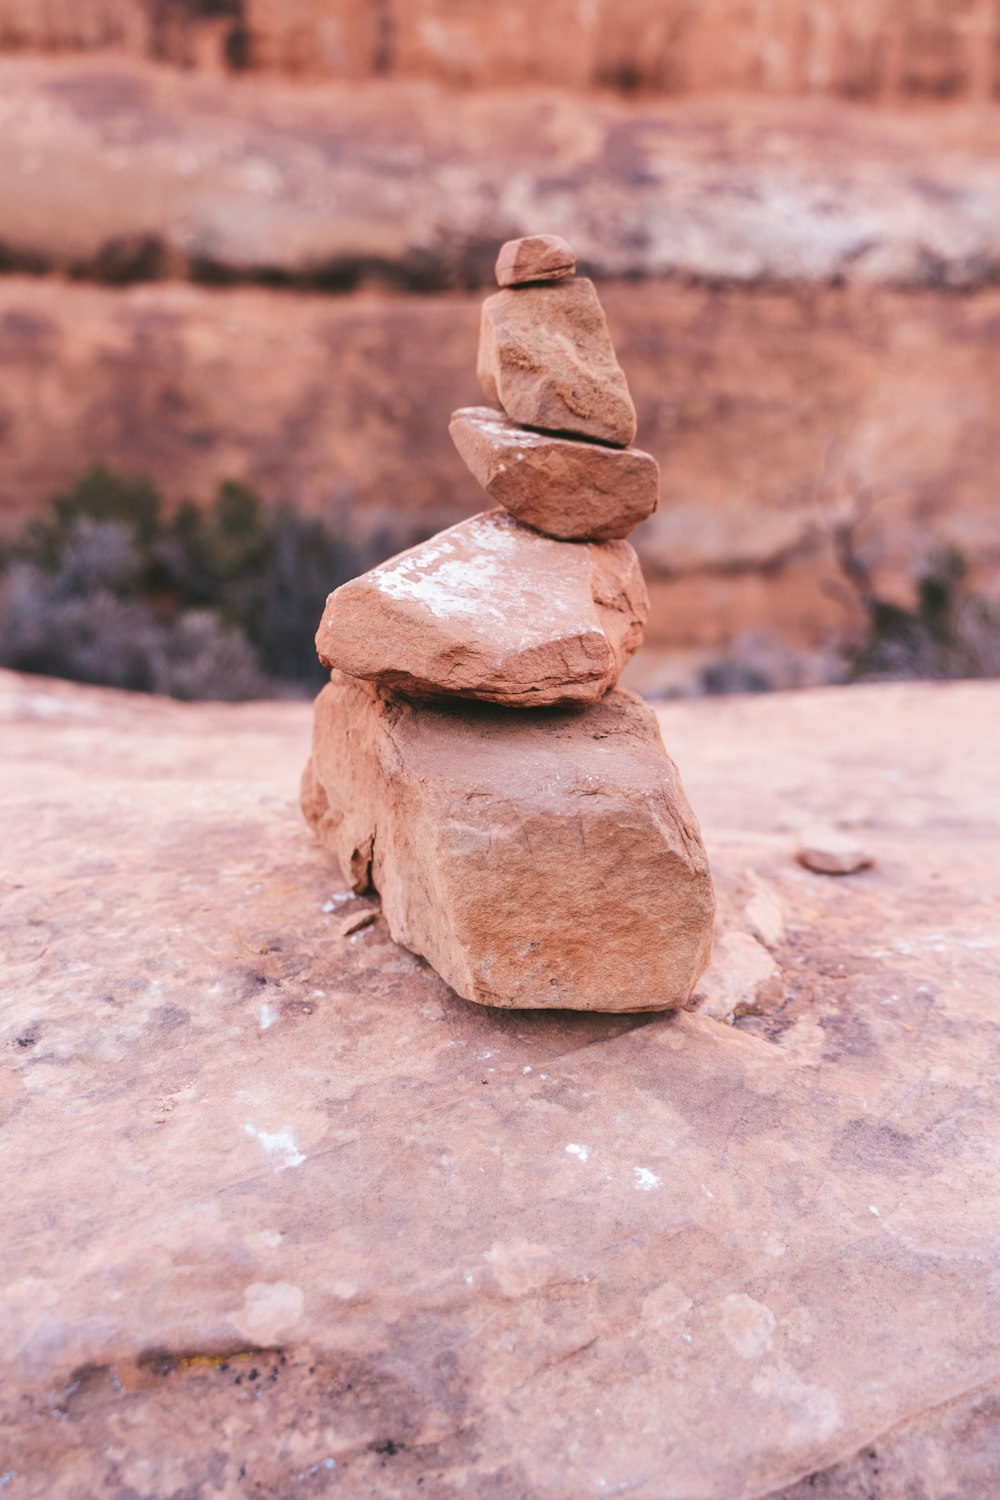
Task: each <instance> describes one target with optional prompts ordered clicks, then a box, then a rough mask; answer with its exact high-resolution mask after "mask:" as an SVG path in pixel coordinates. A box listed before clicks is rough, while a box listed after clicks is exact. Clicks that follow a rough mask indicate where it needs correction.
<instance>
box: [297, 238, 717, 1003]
mask: <svg viewBox="0 0 1000 1500" xmlns="http://www.w3.org/2000/svg"><path fill="white" fill-rule="evenodd" d="M575 269H576V260H575V256H574V254H573V251H572V249H571V248H570V247H569V245H567V244H566V242H565V241H564V240H561V239H559V238H558V237H556V236H551V235H539V236H533V237H531V238H529V239H523V240H515V241H512V242H511V243H509V244H507V245H505V246H504V247H503V249H502V250H501V252H500V257H499V259H498V261H497V279H498V281H499V283H500V286H501V288H502V290H501V291H500V292H498V293H497V294H495V295H494V296H492V297H490V298H488V299H487V301H486V303H485V305H484V307H483V317H482V329H481V336H480V347H479V363H478V374H479V379H480V383H481V384H482V386H483V389H484V391H485V392H486V395H487V398H488V399H489V400H490V401H492V402H494V403H495V406H490V407H470V408H467V409H463V410H461V411H458V412H456V413H455V415H454V417H453V418H452V423H451V434H452V437H453V439H454V442H455V445H456V447H457V448H458V451H459V453H460V454H461V455H462V457H463V459H464V460H465V462H466V464H467V465H468V467H469V469H470V470H471V471H472V473H473V475H474V476H475V477H476V479H477V480H478V481H479V483H480V484H481V485H482V487H483V489H484V490H485V491H486V492H487V494H488V495H489V496H490V497H491V499H493V500H494V501H497V502H499V503H498V504H497V506H496V508H495V509H492V510H487V511H484V512H482V513H481V514H479V515H476V516H473V517H471V518H470V519H469V520H466V521H462V522H461V523H460V524H459V525H457V526H453V527H451V528H450V529H449V530H447V531H444V532H441V533H440V534H439V535H438V536H435V537H432V538H431V540H430V541H428V542H424V543H422V544H421V545H420V546H418V547H413V548H411V549H410V550H409V551H407V552H403V553H401V554H400V555H399V556H398V557H394V558H392V559H390V561H389V562H386V563H383V564H382V565H381V566H380V567H378V568H375V569H373V570H372V571H371V572H370V573H366V574H365V575H364V576H363V577H361V578H356V579H354V580H353V581H352V582H351V583H347V584H345V585H344V586H343V587H342V588H339V589H337V590H336V591H335V592H334V593H333V594H331V595H330V597H329V599H328V600H327V604H326V609H325V612H324V615H323V620H322V623H321V624H320V628H319V632H318V634H317V637H316V644H317V649H318V651H319V655H320V659H321V660H322V661H323V662H324V664H325V665H327V666H329V667H331V668H332V669H333V672H332V676H331V681H330V684H329V685H328V686H327V687H326V688H324V689H323V692H322V693H321V694H320V696H319V698H318V700H317V703H316V714H315V725H314V735H313V751H312V758H311V760H310V762H309V765H308V766H307V768H306V772H305V775H304V778H303V788H302V806H303V810H304V812H305V815H306V818H307V819H308V821H309V822H310V823H311V824H312V826H313V827H314V828H315V829H316V831H317V833H318V834H319V836H320V838H321V839H322V840H323V842H324V844H326V845H327V846H328V847H329V848H330V849H331V850H332V851H333V852H334V853H335V854H336V856H337V858H338V859H339V861H340V864H341V867H342V869H343V871H344V874H345V876H346V878H347V879H348V880H349V881H350V883H351V885H352V886H353V888H354V889H355V890H356V891H359V892H361V891H365V890H370V889H372V888H374V889H376V890H377V891H378V892H379V893H380V894H381V898H382V905H383V910H384V912H385V915H386V919H387V921H388V924H389V930H390V932H391V933H392V936H393V938H394V939H395V940H396V941H397V942H400V943H403V944H404V945H405V946H406V947H408V948H411V949H413V950H414V951H415V952H417V953H420V954H422V955H423V956H424V957H425V958H427V959H428V960H429V961H430V963H431V964H432V965H433V966H434V968H435V969H437V971H438V973H440V974H441V975H442V976H443V977H444V979H445V980H447V982H448V983H449V984H450V985H451V986H452V987H453V988H454V989H455V990H457V992H458V993H459V994H460V995H463V996H464V997H465V998H466V999H469V1000H475V1001H478V1002H480V1003H481V1004H485V1005H498V1006H531V1007H569V1008H573V1009H583V1010H607V1011H639V1010H666V1009H671V1008H673V1007H676V1006H679V1005H683V1004H684V1002H685V1001H686V1000H687V998H688V997H689V996H690V994H691V992H692V990H693V988H694V985H695V983H696V982H697V980H698V978H699V976H700V975H701V973H702V971H703V969H704V968H705V966H706V964H707V962H708V958H709V954H710V949H711V932H712V921H713V913H714V898H713V893H712V882H711V876H710V873H709V868H708V860H707V858H706V855H705V850H704V846H703V844H702V840H701V835H700V832H699V829H698V825H697V822H696V820H695V818H694V815H693V813H692V812H691V809H690V807H689V805H688V802H687V799H686V798H685V796H684V791H683V789H682V787H681V784H680V780H679V777H678V775H677V770H676V768H675V766H674V765H673V763H672V761H671V760H670V759H669V758H668V756H667V755H666V752H665V751H664V748H663V744H662V742H661V739H660V734H659V729H658V727H657V723H656V719H655V717H654V715H653V714H652V712H651V711H650V709H648V708H647V707H646V705H645V704H644V703H643V702H642V701H641V699H639V698H637V697H636V696H635V695H634V694H632V693H629V692H626V691H623V690H621V689H618V688H617V687H616V683H617V681H618V678H619V676H620V674H621V671H622V668H623V667H624V666H625V663H626V662H627V661H628V659H629V657H630V656H631V655H632V654H633V652H634V651H635V650H636V649H637V647H638V646H639V645H640V643H641V640H642V633H643V627H644V624H645V619H646V614H647V611H648V600H647V596H646V589H645V585H644V583H643V578H642V573H641V570H640V567H639V561H638V558H637V557H636V554H635V552H634V551H633V549H632V547H631V546H630V545H629V543H628V542H627V541H625V540H624V538H625V537H626V536H627V534H628V533H629V531H630V530H631V529H632V527H633V526H635V525H636V524H637V523H638V522H639V521H641V520H643V519H644V518H645V517H646V516H648V515H650V514H651V513H652V511H653V510H654V509H655V507H656V502H657V489H658V479H659V476H658V471H657V466H656V462H655V460H654V459H652V458H651V457H650V456H649V454H647V453H642V452H640V451H639V450H638V449H635V448H632V447H631V446H629V445H630V444H631V442H632V440H633V438H634V437H635V430H636V419H635V409H634V407H633V405H632V400H631V397H630V395H629V390H628V385H627V384H626V381H625V377H624V375H623V373H622V371H621V369H620V367H619V365H618V362H617V360H616V358H615V354H614V349H613V348H612V344H611V339H610V337H609V334H608V329H607V324H606V322H605V319H604V314H603V311H602V309H601V305H600V302H599V301H598V298H597V293H596V292H595V290H594V287H593V284H592V283H591V282H590V281H588V280H586V279H585V278H582V277H577V276H576V275H575Z"/></svg>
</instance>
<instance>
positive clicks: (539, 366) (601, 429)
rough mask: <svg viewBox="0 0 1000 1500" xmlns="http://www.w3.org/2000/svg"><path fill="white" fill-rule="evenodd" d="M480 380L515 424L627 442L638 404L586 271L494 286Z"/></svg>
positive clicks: (483, 328) (485, 319) (483, 329)
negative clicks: (526, 283) (568, 277)
mask: <svg viewBox="0 0 1000 1500" xmlns="http://www.w3.org/2000/svg"><path fill="white" fill-rule="evenodd" d="M477 374H478V376H479V383H480V385H481V386H482V388H483V390H484V391H485V392H486V399H487V400H488V401H492V402H494V403H495V404H496V405H497V406H502V407H503V409H504V411H505V412H506V413H507V415H508V416H509V417H510V418H512V420H513V421H515V422H520V423H522V424H523V425H524V426H526V427H541V428H544V429H546V430H547V431H549V432H568V433H570V434H571V435H572V436H575V437H589V438H596V439H597V441H598V442H601V443H611V444H613V445H614V446H615V447H617V448H627V447H628V445H629V443H631V441H632V439H633V438H634V437H635V426H636V423H635V407H634V406H633V405H632V397H631V396H630V395H629V389H628V383H627V381H626V379H625V376H624V374H623V373H622V369H621V366H620V365H619V363H618V361H617V359H616V358H615V351H614V348H613V347H612V344H611V335H610V334H609V333H608V325H607V323H606V322H605V318H604V311H603V309H602V307H601V304H600V302H599V300H598V297H597V293H596V291H595V290H594V283H593V282H592V281H588V280H587V278H586V277H585V276H580V277H578V278H576V279H575V280H573V281H562V282H558V281H557V282H553V283H551V285H548V286H541V285H540V286H528V287H522V288H520V289H517V288H515V289H509V290H507V291H503V292H495V293H494V294H493V296H492V297H487V299H486V301H485V302H484V303H483V315H482V322H481V324H480V330H479V360H478V364H477Z"/></svg>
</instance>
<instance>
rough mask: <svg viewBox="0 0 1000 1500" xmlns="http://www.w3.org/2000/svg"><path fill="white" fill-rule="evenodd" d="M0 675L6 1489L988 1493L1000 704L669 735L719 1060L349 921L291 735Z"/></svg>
mask: <svg viewBox="0 0 1000 1500" xmlns="http://www.w3.org/2000/svg"><path fill="white" fill-rule="evenodd" d="M0 684H2V693H0V710H2V717H3V731H2V736H0V756H2V773H0V801H2V807H0V818H2V824H3V829H4V837H3V840H2V845H0V860H2V885H0V924H2V926H0V937H2V947H3V1001H4V1009H3V1035H2V1041H3V1045H4V1053H3V1056H4V1058H5V1062H6V1066H5V1068H4V1070H3V1072H2V1074H0V1100H2V1112H3V1121H4V1124H3V1129H2V1132H0V1152H2V1161H0V1171H2V1174H3V1183H4V1215H3V1220H2V1225H0V1238H2V1246H0V1264H2V1266H3V1282H4V1294H5V1315H4V1319H3V1324H2V1332H0V1337H2V1340H3V1350H2V1357H0V1368H2V1370H3V1394H2V1400H3V1409H4V1410H3V1415H4V1417H5V1418H6V1424H5V1427H4V1437H3V1442H2V1450H0V1451H2V1455H3V1464H2V1468H0V1473H2V1474H3V1481H4V1500H7V1497H8V1496H10V1497H11V1500H22V1497H25V1496H28V1497H31V1500H35V1497H39V1500H40V1497H43V1496H44V1497H46V1500H51V1497H53V1496H59V1497H60V1500H91V1497H92V1496H94V1495H98V1494H108V1495H114V1496H125V1495H129V1494H138V1495H141V1496H143V1497H144V1500H147V1497H148V1500H161V1497H162V1500H166V1497H168V1496H176V1495H178V1494H184V1495H185V1496H190V1497H193V1500H209V1497H212V1500H215V1497H218V1496H222V1497H224V1500H229V1497H232V1500H243V1497H245V1496H247V1495H253V1496H260V1497H265V1500H287V1497H288V1496H290V1495H303V1496H312V1495H324V1496H325V1495H329V1496H331V1497H332V1496H334V1495H342V1496H347V1497H350V1500H355V1497H357V1500H360V1497H370V1496H377V1497H387V1500H388V1497H391V1500H396V1497H399V1500H402V1497H406V1500H412V1497H413V1496H414V1495H417V1494H430V1495H433V1496H434V1497H435V1500H437V1497H443V1500H457V1497H459V1496H461V1497H463V1500H467V1497H470V1496H472V1497H476V1500H479V1497H482V1500H497V1497H503V1500H515V1497H516V1500H523V1497H525V1496H531V1497H533V1500H535V1497H538V1500H569V1497H572V1500H580V1497H587V1496H593V1497H594V1500H600V1497H603V1496H606V1495H611V1494H614V1493H616V1492H617V1493H618V1494H629V1495H636V1496H640V1497H643V1500H666V1497H667V1496H673V1495H683V1496H685V1497H686V1500H752V1497H762V1496H776V1495H778V1494H781V1495H782V1496H783V1497H784V1500H813V1497H814V1496H817V1495H819V1496H822V1497H824V1500H827V1497H830V1500H845V1497H848V1496H850V1497H852V1500H853V1497H854V1496H855V1495H868V1494H871V1493H874V1494H877V1495H878V1496H879V1500H883V1497H889V1500H902V1497H909V1496H912V1495H918V1494H919V1495H921V1497H922V1500H923V1497H926V1500H946V1497H948V1500H952V1497H954V1496H962V1497H963V1500H964V1497H966V1496H977V1497H978V1496H987V1495H993V1494H996V1493H998V1492H1000V1438H998V1423H997V1414H998V1411H1000V1379H998V1373H1000V1372H998V1369H997V1355H996V1351H997V1348H998V1346H1000V1326H998V1325H1000V1319H998V1310H997V1294H996V1288H997V1284H998V1273H1000V1248H998V1242H997V1235H996V1224H997V1222H998V1217H1000V1166H998V1161H1000V1126H998V1123H997V1114H996V1107H995V1101H996V1081H997V1077H998V1073H1000V1027H998V1024H997V999H998V990H1000V979H998V965H997V958H998V952H997V941H998V939H997V934H998V932H1000V878H998V871H1000V792H998V787H997V779H996V769H995V754H994V747H993V744H992V740H991V736H990V735H989V734H988V733H986V732H985V730H986V726H988V725H990V724H991V723H995V722H996V716H997V713H998V711H1000V688H998V687H997V686H996V685H990V684H985V685H965V684H954V685H933V686H920V685H915V686H911V685H895V686H890V685H886V686H876V687H870V688H857V689H845V690H829V691H825V692H815V693H805V694H799V695H784V696H780V697H770V698H747V699H730V700H718V701H711V702H703V703H698V704H693V705H684V706H677V707H671V708H669V709H667V710H665V711H664V712H663V713H662V715H661V720H662V725H663V732H664V738H665V740H666V742H667V744H668V745H669V746H670V749H671V753H672V755H673V756H674V757H675V759H676V760H677V763H678V766H679V768H680V771H681V774H682V776H683V777H684V780H685V784H686V788H687V790H688V792H689V794H690V796H691V800H692V803H693V804H694V805H695V806H696V807H697V808H698V809H699V813H700V816H701V821H702V825H703V830H704V833H705V836H706V842H707V845H708V849H709V853H710V856H711V859H712V863H713V870H714V873H715V878H716V884H717V888H718V891H719V895H720V915H719V925H720V930H721V931H723V932H726V931H741V930H745V931H747V932H751V933H753V932H754V931H762V930H763V928H762V926H761V923H762V916H761V913H762V911H764V910H765V909H766V913H767V915H768V921H767V923H765V924H764V926H765V927H766V928H767V930H768V933H769V937H768V941H769V943H771V944H773V957H774V960H775V962H776V964H777V965H779V966H780V968H781V971H782V973H783V976H784V982H785V995H784V998H783V999H782V1000H781V1001H780V1003H779V1004H778V1005H777V1006H776V1008H775V1009H774V1010H773V1011H771V1012H770V1013H769V1014H768V1015H767V1016H761V1017H748V1018H746V1019H745V1020H741V1021H738V1022H737V1023H736V1025H735V1026H732V1027H730V1026H727V1025H725V1024H724V1023H721V1022H716V1021H713V1020H710V1019H707V1018H705V1017H703V1016H700V1015H698V1014H695V1013H686V1012H685V1013H681V1014H679V1015H676V1016H674V1017H655V1018H652V1019H650V1018H649V1017H629V1016H618V1017H606V1016H597V1015H577V1014H556V1013H538V1012H536V1013H532V1014H528V1013H525V1012H503V1013H496V1012H490V1011H487V1010H484V1009H482V1008H480V1007H476V1006H473V1005H470V1004H468V1003H466V1002H463V1001H460V1000H458V999H456V997H455V996H454V994H453V993H452V992H451V991H449V989H448V988H447V986H446V985H445V984H444V983H443V982H442V981H441V980H440V979H438V978H437V976H436V975H435V974H434V973H433V972H432V971H431V970H430V969H429V968H428V967H427V966H426V965H425V964H423V963H421V962H420V961H419V960H418V959H416V958H414V957H412V956H411V955H410V954H408V953H407V952H405V951H404V950H402V949H400V948H397V947H396V946H395V945H394V944H393V943H392V942H391V941H390V940H389V938H388V935H387V933H386V929H385V925H384V922H383V921H382V920H377V921H375V922H374V923H369V924H368V925H367V926H364V927H361V928H358V929H357V930H355V931H353V932H351V931H350V929H351V928H352V927H354V925H355V924H354V921H353V920H351V921H345V916H347V915H350V914H351V913H353V912H354V910H355V907H354V905H352V903H354V902H356V901H357V898H356V897H353V896H351V894H350V892H349V891H348V890H347V889H346V887H345V886H344V885H343V884H342V882H340V881H339V880H338V879H337V878H336V877H335V875H334V874H333V873H332V872H331V870H330V867H329V864H328V862H327V858H326V856H325V855H324V854H323V852H322V851H321V849H320V848H319V847H318V845H317V844H316V841H315V839H314V838H313V836H312V834H311V833H310V831H309V830H308V828H307V827H306V826H305V824H304V823H303V822H302V820H301V817H300V815H299V812H298V808H297V805H296V801H297V783H298V776H299V771H300V768H301V766H302V764H303V762H304V760H305V757H306V753H307V748H308V741H309V725H310V718H311V709H310V706H309V705H305V704H302V705H297V704H292V705H280V704H267V705H247V706H242V707H215V706H205V705H202V706H195V707H187V706H183V705H177V704H169V703H163V702H155V701H148V700H138V699H133V698H130V697H126V696H118V695H115V694H111V693H106V692H100V691H97V690H91V689H82V688H75V687H72V686H67V685H56V684H51V683H47V682H45V681H42V680H37V679H36V680H33V681H32V680H28V679H17V678H13V677H10V676H5V677H3V678H2V679H0ZM807 822H822V823H831V822H832V823H834V824H836V825H839V826H841V827H843V828H845V829H846V830H848V831H851V832H853V833H855V834H856V835H857V836H858V837H863V839H864V842H865V845H866V847H868V848H869V849H870V850H871V852H872V853H873V855H874V856H875V859H876V864H875V866H874V867H873V868H872V869H871V870H868V871H863V872H860V873H859V874H857V875H852V876H845V877H842V878H841V879H838V880H831V879H828V878H825V877H822V876H817V875H815V874H813V873H811V872H810V871H807V870H804V869H802V868H801V867H800V866H799V865H798V864H797V863H796V862H795V858H794V853H795V847H796V839H797V837H798V831H799V830H800V829H801V828H802V827H803V826H804V825H805V824H806V823H807ZM343 934H346V935H343ZM421 1481H422V1483H421Z"/></svg>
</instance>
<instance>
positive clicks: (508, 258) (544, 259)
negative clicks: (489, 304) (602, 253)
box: [496, 234, 576, 286]
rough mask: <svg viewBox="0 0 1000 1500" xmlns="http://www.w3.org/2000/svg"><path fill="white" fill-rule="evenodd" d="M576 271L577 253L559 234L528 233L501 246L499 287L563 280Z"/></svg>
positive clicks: (498, 262)
mask: <svg viewBox="0 0 1000 1500" xmlns="http://www.w3.org/2000/svg"><path fill="white" fill-rule="evenodd" d="M575 270H576V252H575V250H574V249H573V247H572V245H569V244H567V242H566V241H565V240H564V239H563V238H562V237H561V236H560V235H558V234H529V235H526V236H525V237H524V238H523V239H519V240H508V241H507V243H506V244H505V245H501V246H500V254H499V255H498V256H497V263H496V278H497V281H498V283H499V284H500V286H526V285H528V284H529V283H530V282H532V281H563V280H565V278H566V277H567V276H572V275H573V273H574V271H575Z"/></svg>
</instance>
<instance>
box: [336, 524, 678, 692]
mask: <svg viewBox="0 0 1000 1500" xmlns="http://www.w3.org/2000/svg"><path fill="white" fill-rule="evenodd" d="M648 610H649V601H648V597H647V594H646V586H645V584H644V582H643V579H642V570H641V568H640V567H639V560H638V558H637V557H636V555H635V552H634V551H633V550H632V548H631V547H630V546H629V544H628V542H620V541H619V542H577V543H569V542H557V541H553V540H552V539H551V538H550V537H545V536H541V535H540V534H539V533H538V532H537V531H533V530H531V529H530V528H529V527H526V526H521V525H519V524H518V522H517V521H515V520H514V518H513V517H512V516H510V515H508V513H507V512H506V511H505V510H502V509H499V508H498V509H496V510H493V511H484V512H483V513H482V514H481V515H478V516H471V517H470V518H469V519H468V520H467V521H460V522H459V524H458V525H457V526H451V527H449V528H448V530H447V531H443V532H439V533H438V535H437V536H433V537H431V538H430V540H429V541H426V542H422V543H421V544H420V545H419V546H417V547H411V548H410V549H409V550H408V551H406V552H401V553H400V554H399V555H398V556H397V557H392V558H390V559H389V561H388V562H384V563H382V564H380V566H379V567H377V568H373V569H372V570H371V572H369V573H364V574H362V576H361V577H360V578H353V579H352V580H351V581H350V583H345V584H343V585H341V587H340V588H339V589H335V590H334V592H333V593H332V594H331V595H330V596H329V598H328V599H327V602H326V609H325V610H324V612H323V618H322V620H321V622H320V627H319V630H318V631H317V634H316V649H317V651H318V652H319V657H320V660H321V661H322V662H323V663H324V664H325V665H326V666H328V667H334V668H337V669H338V670H340V671H342V672H346V673H347V674H348V675H349V676H351V677H360V678H363V679H364V680H366V681H372V682H378V683H380V684H381V685H382V686H384V687H390V688H397V689H399V690H400V691H402V692H406V693H409V694H410V695H411V696H415V697H422V698H426V697H430V698H439V697H457V698H480V699H484V700H486V701H487V702H491V703H503V704H506V705H508V706H511V707H538V706H545V705H549V704H555V703H589V702H593V701H595V700H596V699H598V698H600V697H601V695H602V694H603V693H605V692H606V691H607V689H608V688H609V687H611V686H612V684H613V683H615V682H617V681H618V678H619V676H620V675H621V672H622V668H623V667H624V666H625V663H626V662H627V661H628V659H629V657H630V656H632V654H633V653H634V652H635V651H636V650H637V649H638V647H639V646H640V645H641V643H642V629H643V625H644V624H645V622H646V615H647V613H648Z"/></svg>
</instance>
